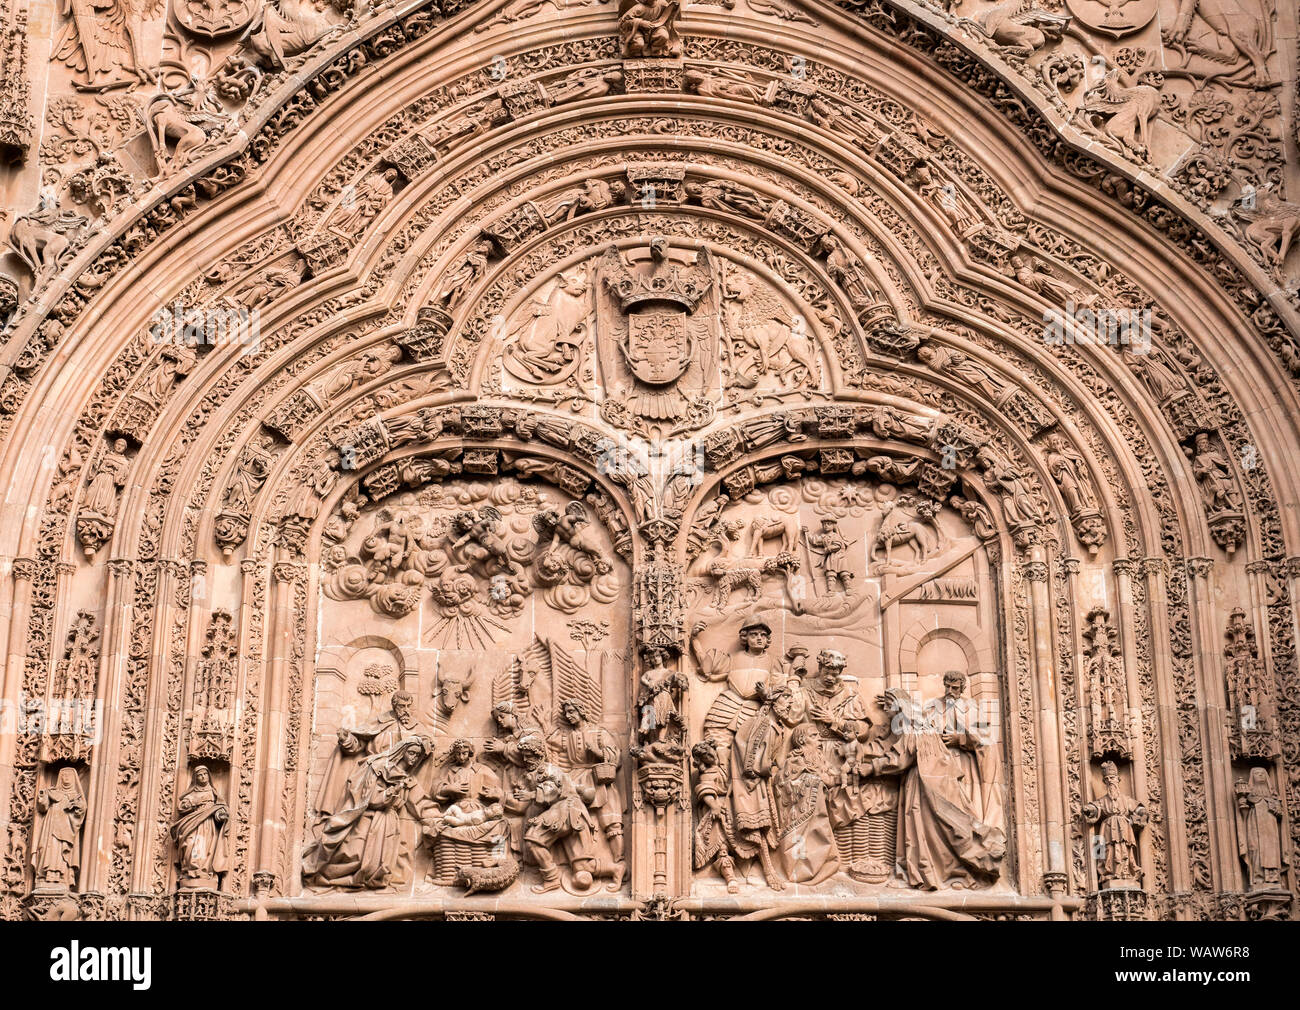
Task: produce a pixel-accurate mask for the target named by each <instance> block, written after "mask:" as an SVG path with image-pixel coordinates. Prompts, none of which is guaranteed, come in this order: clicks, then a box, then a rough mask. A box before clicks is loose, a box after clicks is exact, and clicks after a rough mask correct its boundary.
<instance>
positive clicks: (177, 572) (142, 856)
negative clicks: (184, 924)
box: [131, 560, 188, 894]
mask: <svg viewBox="0 0 1300 1010" xmlns="http://www.w3.org/2000/svg"><path fill="white" fill-rule="evenodd" d="M157 564H158V589H157V595H156V596H155V598H154V631H153V636H152V639H153V651H152V654H151V656H150V659H149V671H150V677H149V688H148V691H147V692H146V696H145V708H146V712H147V713H148V715H147V718H146V719H145V734H146V735H145V743H144V760H143V762H142V764H141V782H140V808H139V816H138V820H137V822H136V823H137V825H138V826H137V838H136V844H135V847H134V850H133V862H132V872H131V890H132V892H139V893H142V894H143V893H148V892H150V891H151V890H152V881H150V879H149V868H150V865H151V863H152V862H153V856H154V852H155V848H154V846H155V845H156V844H163V845H165V844H166V842H165V841H162V842H160V841H159V840H158V839H156V838H155V837H154V836H153V825H154V821H155V819H156V818H157V817H158V814H159V811H158V803H159V791H160V790H161V788H162V784H163V769H164V765H165V762H166V760H167V757H168V755H166V754H165V753H164V749H165V748H166V747H168V746H173V747H174V746H175V740H172V741H168V740H167V739H166V727H167V717H168V695H169V692H170V691H171V690H172V675H173V671H172V670H171V669H169V661H168V660H169V656H168V654H169V652H170V650H171V628H172V625H173V623H174V622H175V621H176V620H177V617H178V610H177V606H176V590H177V587H178V586H179V585H183V584H184V581H183V580H184V579H185V578H186V576H185V572H186V569H187V568H188V566H187V565H186V564H185V563H184V562H182V561H171V560H166V561H159V562H157ZM168 813H170V811H168Z"/></svg>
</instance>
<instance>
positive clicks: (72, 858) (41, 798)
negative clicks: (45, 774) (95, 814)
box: [32, 766, 86, 892]
mask: <svg viewBox="0 0 1300 1010" xmlns="http://www.w3.org/2000/svg"><path fill="white" fill-rule="evenodd" d="M36 809H37V810H39V811H40V812H41V813H42V814H44V815H45V816H44V819H43V820H42V821H41V830H40V831H39V832H38V833H37V836H36V845H35V847H33V849H32V868H33V869H34V870H35V871H36V890H38V891H47V892H48V891H71V890H72V889H73V888H74V887H76V886H77V874H78V873H79V872H80V870H81V827H82V825H83V824H84V823H85V821H86V795H85V793H83V792H82V791H81V780H80V779H79V778H78V777H77V771H76V769H75V768H70V767H67V766H65V767H63V768H60V769H59V775H58V778H57V779H56V781H55V783H54V788H53V789H42V790H41V791H40V792H38V793H37V794H36Z"/></svg>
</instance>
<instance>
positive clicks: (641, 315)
mask: <svg viewBox="0 0 1300 1010" xmlns="http://www.w3.org/2000/svg"><path fill="white" fill-rule="evenodd" d="M647 244H648V246H649V252H650V256H649V263H648V264H647V263H645V262H629V261H628V260H625V259H624V257H623V256H622V255H620V253H619V252H618V251H617V250H616V249H613V248H611V249H609V250H607V251H606V253H605V256H604V259H603V260H602V261H601V265H600V275H601V279H602V283H603V286H604V289H605V291H606V292H607V293H608V296H609V300H608V302H607V304H609V305H610V308H611V309H612V310H613V311H612V312H611V313H610V314H609V316H607V317H606V318H605V319H603V320H602V329H603V330H604V331H605V333H604V338H605V339H604V343H605V344H606V346H608V345H609V344H614V345H616V346H617V347H618V352H615V356H616V357H621V358H622V360H623V364H624V365H626V367H627V370H628V372H630V373H631V379H632V388H631V389H629V390H628V392H627V395H626V398H625V399H622V400H619V401H618V403H619V404H620V405H621V406H620V409H622V408H623V407H625V408H626V409H627V410H629V411H631V413H633V414H635V415H638V416H640V417H642V418H644V419H646V420H648V421H652V422H653V421H679V420H681V419H682V418H683V417H685V416H686V415H687V414H688V413H691V412H692V411H693V410H696V409H697V408H696V407H695V406H694V400H695V399H697V398H698V397H695V396H694V394H695V393H696V392H697V389H696V388H695V387H696V386H697V385H699V386H702V385H703V378H704V371H707V370H708V362H707V361H706V360H705V359H708V360H710V361H711V359H712V347H711V346H707V347H706V346H701V345H702V344H704V345H708V344H710V341H709V339H708V338H709V336H710V333H711V332H712V331H711V327H710V324H709V322H708V319H707V318H706V316H707V313H705V312H701V313H699V314H698V316H697V314H696V310H697V309H699V308H700V307H701V304H702V303H703V302H704V301H705V298H706V296H707V295H708V294H709V293H710V290H711V289H712V287H713V272H712V267H711V264H710V262H709V256H708V253H707V251H705V250H700V251H699V252H698V253H696V255H695V261H694V263H691V264H689V265H686V264H682V263H680V262H674V261H673V260H672V259H671V258H670V255H669V253H670V250H669V246H668V240H667V239H665V238H663V237H662V236H654V237H652V238H650V239H648V240H647ZM608 364H612V363H608ZM608 364H607V367H608ZM696 372H698V373H699V374H695V373H696ZM692 376H693V377H694V378H693V379H692ZM684 387H690V388H689V389H687V388H684Z"/></svg>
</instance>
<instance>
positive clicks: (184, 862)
mask: <svg viewBox="0 0 1300 1010" xmlns="http://www.w3.org/2000/svg"><path fill="white" fill-rule="evenodd" d="M176 810H177V812H178V813H179V814H180V816H179V817H177V818H176V820H175V821H174V822H173V823H172V830H171V834H172V839H173V840H174V841H175V842H176V853H177V859H176V862H177V865H178V866H179V868H180V873H179V875H178V876H177V881H176V886H177V888H179V889H180V890H183V891H192V890H196V889H199V888H207V889H211V890H216V889H218V888H219V886H220V881H221V874H223V873H225V872H226V870H228V869H230V836H229V830H228V828H229V824H230V808H229V807H227V806H226V803H225V800H223V799H222V797H221V794H220V793H218V792H217V787H216V785H215V784H214V783H213V781H212V772H211V771H210V770H209V768H208V766H207V765H196V766H195V767H194V772H193V774H192V775H191V776H190V788H189V789H188V790H187V791H186V792H185V793H183V794H182V795H181V798H180V799H179V800H178V801H177V802H176Z"/></svg>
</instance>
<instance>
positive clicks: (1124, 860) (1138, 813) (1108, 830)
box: [1083, 761, 1147, 887]
mask: <svg viewBox="0 0 1300 1010" xmlns="http://www.w3.org/2000/svg"><path fill="white" fill-rule="evenodd" d="M1101 778H1102V781H1103V782H1104V783H1105V784H1106V794H1105V795H1104V796H1102V797H1101V798H1100V799H1097V800H1094V801H1093V802H1091V803H1085V804H1084V805H1083V819H1084V820H1085V821H1087V822H1088V823H1089V824H1096V825H1097V831H1098V833H1097V838H1098V839H1100V842H1101V844H1100V846H1099V847H1098V849H1097V850H1096V851H1095V852H1094V854H1095V856H1096V858H1097V860H1098V864H1097V883H1098V884H1099V885H1100V886H1101V887H1140V886H1141V885H1142V867H1141V866H1140V865H1139V863H1138V852H1137V833H1136V829H1138V828H1141V827H1142V826H1143V825H1145V824H1146V822H1147V808H1146V807H1145V806H1144V805H1143V804H1142V803H1139V802H1138V801H1137V800H1135V799H1134V798H1133V797H1132V796H1125V795H1124V793H1123V792H1122V791H1121V789H1120V782H1119V769H1118V768H1117V767H1116V765H1115V762H1114V761H1103V762H1102V763H1101ZM1094 844H1095V843H1094Z"/></svg>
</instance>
